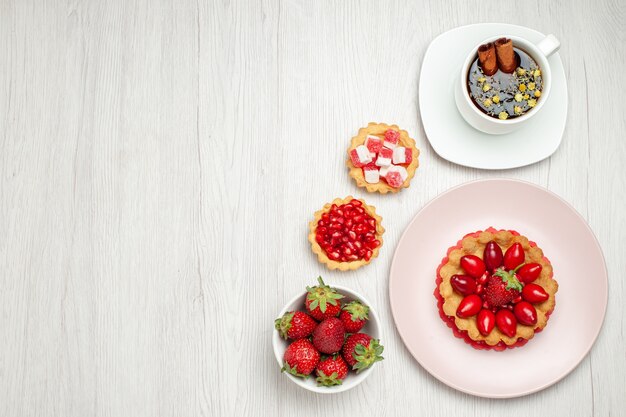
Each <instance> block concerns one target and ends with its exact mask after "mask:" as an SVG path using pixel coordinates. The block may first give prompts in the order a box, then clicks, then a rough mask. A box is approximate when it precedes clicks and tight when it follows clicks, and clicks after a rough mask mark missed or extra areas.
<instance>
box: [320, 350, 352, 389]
mask: <svg viewBox="0 0 626 417" xmlns="http://www.w3.org/2000/svg"><path fill="white" fill-rule="evenodd" d="M315 373H316V374H317V378H316V381H317V384H318V385H323V386H325V387H330V386H333V385H341V383H342V381H343V380H344V379H345V378H346V376H348V365H347V364H346V361H344V360H343V358H342V357H341V355H333V356H330V357H328V358H326V359H323V360H322V361H321V362H320V363H318V364H317V368H316V369H315Z"/></svg>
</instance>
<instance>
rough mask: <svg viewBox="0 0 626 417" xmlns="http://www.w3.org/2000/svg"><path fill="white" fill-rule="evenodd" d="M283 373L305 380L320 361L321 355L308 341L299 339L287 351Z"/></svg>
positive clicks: (284, 356) (284, 357)
mask: <svg viewBox="0 0 626 417" xmlns="http://www.w3.org/2000/svg"><path fill="white" fill-rule="evenodd" d="M283 359H284V360H285V362H284V365H283V368H282V371H283V372H285V371H287V372H289V373H290V374H292V375H295V376H299V377H303V378H305V377H306V376H307V375H310V374H311V372H313V370H314V369H315V367H316V366H317V364H318V362H319V361H320V353H319V352H318V351H317V350H316V349H315V347H314V346H313V344H312V343H311V342H310V341H309V340H308V339H298V340H296V341H295V342H293V343H292V344H290V345H289V346H287V350H285V354H284V355H283Z"/></svg>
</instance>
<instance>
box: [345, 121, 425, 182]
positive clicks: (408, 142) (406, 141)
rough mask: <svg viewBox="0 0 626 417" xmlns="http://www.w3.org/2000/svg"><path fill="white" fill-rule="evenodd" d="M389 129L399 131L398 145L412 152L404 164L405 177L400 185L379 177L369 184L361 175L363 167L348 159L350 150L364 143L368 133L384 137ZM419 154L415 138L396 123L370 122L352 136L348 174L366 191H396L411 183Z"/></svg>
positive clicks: (347, 163)
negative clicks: (391, 184)
mask: <svg viewBox="0 0 626 417" xmlns="http://www.w3.org/2000/svg"><path fill="white" fill-rule="evenodd" d="M389 129H392V130H396V131H398V132H399V133H400V138H399V141H398V142H399V143H398V145H400V146H404V147H405V148H407V149H411V152H412V161H411V163H410V164H408V165H406V166H405V168H406V171H407V174H408V175H407V178H406V179H405V180H404V182H403V183H402V186H400V187H397V188H396V187H392V186H390V185H389V184H387V183H386V182H385V181H383V180H382V179H381V181H379V182H378V183H375V184H370V183H368V182H366V181H365V176H364V175H363V169H362V168H360V167H356V166H354V164H353V163H352V160H351V159H350V152H351V151H352V150H354V149H356V148H357V146H359V145H363V144H364V143H365V139H366V138H367V136H368V135H373V136H378V137H379V138H381V139H382V138H384V136H385V132H386V131H387V130H389ZM419 155H420V151H419V149H417V147H416V146H415V140H413V139H411V138H410V137H409V133H408V132H407V131H406V130H401V129H400V128H399V127H398V126H397V125H387V124H385V123H374V122H370V123H369V124H368V125H367V126H366V127H362V128H361V129H359V132H358V133H357V135H356V136H354V137H353V138H352V140H351V142H350V147H349V148H348V159H347V161H346V165H347V166H348V168H349V170H350V176H351V177H352V178H354V180H355V181H356V185H357V186H358V187H362V188H365V189H366V190H367V191H368V192H370V193H374V192H378V193H381V194H387V193H389V192H390V193H397V192H398V191H400V190H401V189H402V188H408V187H409V186H410V183H411V179H412V178H413V177H414V176H415V170H416V169H417V167H418V166H419V160H418V157H419Z"/></svg>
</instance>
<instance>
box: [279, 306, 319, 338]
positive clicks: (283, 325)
mask: <svg viewBox="0 0 626 417" xmlns="http://www.w3.org/2000/svg"><path fill="white" fill-rule="evenodd" d="M316 326H317V322H316V321H315V320H313V318H311V316H309V315H308V314H306V313H303V312H302V311H290V312H288V313H285V314H284V315H283V316H282V317H281V318H279V319H276V320H275V321H274V327H275V328H276V330H278V333H279V334H280V337H282V338H283V339H288V338H289V339H291V340H297V339H302V338H303V337H307V336H309V335H310V334H311V333H313V330H315V327H316Z"/></svg>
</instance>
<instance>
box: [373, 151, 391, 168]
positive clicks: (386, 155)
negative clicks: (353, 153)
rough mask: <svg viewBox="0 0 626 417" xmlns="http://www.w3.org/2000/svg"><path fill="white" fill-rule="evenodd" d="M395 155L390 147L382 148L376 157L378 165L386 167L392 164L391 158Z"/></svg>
mask: <svg viewBox="0 0 626 417" xmlns="http://www.w3.org/2000/svg"><path fill="white" fill-rule="evenodd" d="M392 157H393V151H392V150H391V149H389V148H381V150H380V152H379V153H378V158H376V165H378V166H379V167H386V166H389V165H391V158H392Z"/></svg>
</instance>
